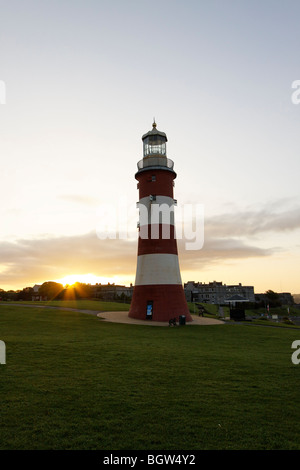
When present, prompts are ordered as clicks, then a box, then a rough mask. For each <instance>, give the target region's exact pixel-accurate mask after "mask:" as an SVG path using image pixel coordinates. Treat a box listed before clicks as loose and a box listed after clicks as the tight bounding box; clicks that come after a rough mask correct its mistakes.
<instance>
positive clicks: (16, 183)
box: [0, 0, 300, 294]
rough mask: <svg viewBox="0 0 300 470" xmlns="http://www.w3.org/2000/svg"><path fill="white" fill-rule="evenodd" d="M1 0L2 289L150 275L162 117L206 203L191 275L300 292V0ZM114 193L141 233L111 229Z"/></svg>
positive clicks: (182, 197)
mask: <svg viewBox="0 0 300 470" xmlns="http://www.w3.org/2000/svg"><path fill="white" fill-rule="evenodd" d="M0 5H1V10H0V11H1V29H0V57H1V61H0V80H1V82H2V83H4V84H5V91H6V97H5V104H0V157H1V184H0V197H1V206H0V217H1V219H0V220H1V224H0V288H2V289H10V288H12V289H20V288H23V287H26V286H33V285H34V284H35V283H37V284H38V283H42V282H44V281H48V280H61V279H63V282H68V281H69V280H72V279H74V280H76V279H78V280H83V281H86V282H92V283H94V282H108V281H109V282H115V283H119V284H126V285H129V283H130V282H132V283H134V279H135V270H136V255H137V239H136V235H137V234H136V222H137V212H136V210H135V204H136V201H137V200H138V191H137V187H136V180H135V178H134V174H135V172H136V171H137V167H136V164H137V161H138V160H140V159H141V158H142V141H141V136H142V135H143V134H144V133H146V132H148V131H149V130H151V127H152V122H153V118H154V117H155V120H156V122H157V128H158V129H159V130H161V131H163V132H165V133H166V134H167V137H168V143H167V154H168V157H169V158H171V159H172V160H173V161H174V163H175V167H174V169H175V171H176V172H177V179H176V185H175V198H176V199H177V200H178V205H184V204H194V205H195V204H202V205H203V207H204V245H203V248H202V249H201V250H193V251H191V250H186V248H185V241H184V240H179V241H178V247H179V261H180V266H181V274H182V281H183V282H187V281H190V280H194V281H202V282H208V281H213V280H217V281H223V283H226V284H236V283H239V282H241V283H243V284H245V285H253V286H254V288H255V292H264V291H266V290H267V289H273V290H275V291H278V292H284V291H285V292H292V293H294V294H295V293H300V237H299V236H300V197H299V196H300V104H299V105H298V104H295V103H293V102H292V99H291V98H292V94H293V92H294V91H295V90H293V88H292V83H293V82H294V81H295V80H300V63H299V44H300V28H299V17H300V2H299V1H298V0H284V1H283V0H251V1H250V0H247V1H246V0H185V1H183V0H160V1H157V0H152V1H151V2H149V1H145V0H52V1H42V2H41V1H40V0H10V1H9V2H0ZM299 96H300V94H299ZM0 101H1V97H0ZM108 203H111V204H113V205H114V206H115V207H116V208H117V207H119V206H118V205H120V204H122V207H123V213H124V212H126V208H128V210H127V212H128V234H129V237H128V239H126V240H125V239H118V238H117V239H106V240H101V239H100V238H99V237H98V236H97V233H98V232H99V225H101V222H103V220H102V219H101V214H102V212H101V211H102V208H103V205H105V204H108ZM70 276H73V278H71V277H70Z"/></svg>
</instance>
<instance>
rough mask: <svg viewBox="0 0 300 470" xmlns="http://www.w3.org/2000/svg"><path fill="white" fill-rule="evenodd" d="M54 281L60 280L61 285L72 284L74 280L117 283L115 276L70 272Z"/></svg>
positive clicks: (85, 282)
mask: <svg viewBox="0 0 300 470" xmlns="http://www.w3.org/2000/svg"><path fill="white" fill-rule="evenodd" d="M55 281H56V282H60V283H61V284H62V285H63V286H66V285H67V284H68V285H69V286H72V285H73V284H75V283H76V282H82V283H84V284H92V285H93V284H97V283H98V284H108V283H110V284H113V283H115V284H119V279H118V278H117V277H99V276H95V275H94V274H70V275H68V276H65V277H62V278H60V279H55Z"/></svg>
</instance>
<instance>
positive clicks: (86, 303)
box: [7, 300, 130, 312]
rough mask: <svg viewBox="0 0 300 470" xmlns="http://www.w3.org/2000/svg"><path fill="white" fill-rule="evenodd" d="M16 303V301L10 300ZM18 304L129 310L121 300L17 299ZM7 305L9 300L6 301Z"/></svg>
mask: <svg viewBox="0 0 300 470" xmlns="http://www.w3.org/2000/svg"><path fill="white" fill-rule="evenodd" d="M11 303H12V304H13V303H16V302H11ZM17 303H18V305H22V304H23V305H24V304H26V305H31V304H32V305H34V306H35V307H38V306H39V305H42V306H48V307H62V308H63V307H65V308H75V309H79V310H96V311H98V312H123V311H126V312H128V311H129V307H130V304H125V303H121V302H105V301H103V300H49V301H38V302H31V301H18V302H17ZM7 305H9V302H7Z"/></svg>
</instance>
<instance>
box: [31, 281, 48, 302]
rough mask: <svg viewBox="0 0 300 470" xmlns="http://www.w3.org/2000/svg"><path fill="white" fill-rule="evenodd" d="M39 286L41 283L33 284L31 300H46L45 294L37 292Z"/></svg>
mask: <svg viewBox="0 0 300 470" xmlns="http://www.w3.org/2000/svg"><path fill="white" fill-rule="evenodd" d="M40 287H41V284H35V285H34V286H33V293H32V300H33V301H39V300H40V301H42V300H44V301H46V300H47V297H46V296H45V295H40V294H39V289H40Z"/></svg>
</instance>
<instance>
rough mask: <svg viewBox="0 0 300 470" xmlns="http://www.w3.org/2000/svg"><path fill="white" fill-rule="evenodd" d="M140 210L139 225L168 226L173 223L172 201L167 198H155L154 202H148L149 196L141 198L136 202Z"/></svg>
mask: <svg viewBox="0 0 300 470" xmlns="http://www.w3.org/2000/svg"><path fill="white" fill-rule="evenodd" d="M138 207H139V209H140V218H139V224H140V227H142V226H143V225H150V224H151V223H152V224H158V223H163V224H170V225H175V222H174V199H172V198H171V197H168V196H156V199H155V201H151V200H150V196H147V197H143V198H142V199H140V200H139V202H138Z"/></svg>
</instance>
